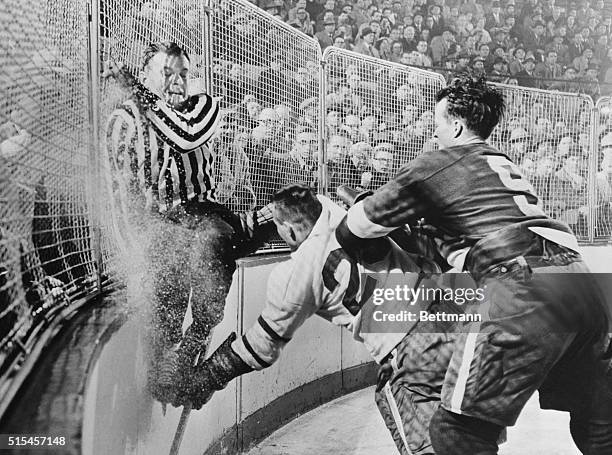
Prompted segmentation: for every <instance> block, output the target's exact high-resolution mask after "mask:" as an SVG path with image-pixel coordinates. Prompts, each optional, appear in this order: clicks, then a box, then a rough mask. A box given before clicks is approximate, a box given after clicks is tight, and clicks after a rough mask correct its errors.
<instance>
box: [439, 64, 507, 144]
mask: <svg viewBox="0 0 612 455" xmlns="http://www.w3.org/2000/svg"><path fill="white" fill-rule="evenodd" d="M444 98H446V99H447V101H448V105H447V107H446V115H448V116H452V117H456V118H460V119H462V120H464V121H465V124H466V126H467V127H468V128H469V129H470V130H471V131H473V132H475V133H476V134H478V136H480V137H481V138H482V139H487V138H488V137H489V136H490V135H491V132H492V131H493V128H495V126H496V125H497V124H498V123H499V121H500V119H501V118H502V117H503V115H504V111H505V109H506V102H505V100H504V96H503V95H502V94H501V92H499V91H498V90H497V89H495V88H494V87H491V86H489V85H487V81H486V79H485V78H484V77H480V78H475V77H473V76H471V75H469V74H465V75H461V76H459V77H456V78H455V79H453V80H452V81H451V82H450V84H449V85H448V86H446V87H445V88H443V89H442V90H440V91H439V92H438V93H437V94H436V102H439V101H441V100H443V99H444Z"/></svg>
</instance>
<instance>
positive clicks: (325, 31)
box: [214, 0, 612, 238]
mask: <svg viewBox="0 0 612 455" xmlns="http://www.w3.org/2000/svg"><path fill="white" fill-rule="evenodd" d="M574 6H575V5H573V4H567V5H559V6H558V5H555V4H554V1H551V0H548V1H547V3H546V4H538V3H537V2H536V1H533V0H530V1H529V2H528V3H525V4H524V5H523V4H519V5H515V4H514V2H513V0H509V2H508V3H507V4H504V5H503V11H502V6H501V5H499V4H498V3H496V2H490V3H488V4H486V5H483V4H480V3H478V4H477V3H476V2H474V1H473V0H468V2H467V3H462V4H450V3H449V4H446V3H445V2H444V1H441V0H435V1H434V3H433V4H427V5H426V4H425V2H424V1H423V0H415V1H414V2H411V1H402V2H399V1H398V2H392V1H391V0H381V2H380V3H379V4H371V3H369V0H358V1H356V2H355V3H354V4H351V5H349V4H344V5H338V4H337V3H336V0H323V1H322V2H320V3H316V2H308V1H307V0H297V2H296V3H281V2H279V1H278V0H277V1H276V3H273V4H270V3H266V4H263V5H262V7H263V8H265V9H266V10H268V12H270V13H272V14H275V15H277V16H280V17H282V18H283V19H284V20H286V21H287V22H289V24H291V25H293V26H295V27H296V28H300V30H302V31H303V32H305V33H306V34H310V35H313V36H314V37H316V38H317V40H318V41H319V43H320V45H321V47H323V48H326V47H328V46H335V47H339V48H350V49H352V50H353V51H357V52H359V53H362V54H364V55H369V56H371V57H379V58H383V59H386V60H388V61H390V62H394V63H400V64H405V65H407V70H406V71H403V70H402V69H401V67H399V66H397V65H392V64H389V63H385V61H384V60H383V61H381V60H376V59H362V58H359V57H355V56H352V55H351V56H348V55H347V54H341V53H333V54H330V55H329V56H328V57H327V58H326V65H325V87H326V97H325V107H326V110H325V112H320V109H319V107H320V106H319V101H320V100H319V97H318V92H319V91H320V81H321V76H320V74H319V71H320V66H319V65H318V64H317V62H316V57H315V56H313V57H304V55H305V54H304V53H301V54H300V53H299V52H298V53H296V52H290V51H288V50H287V49H284V48H283V46H282V43H283V42H286V41H288V39H282V38H280V39H279V37H278V36H274V35H273V33H274V30H273V29H272V28H270V27H269V26H266V25H264V23H263V22H261V23H258V22H257V21H258V20H260V19H255V18H249V15H248V14H245V13H242V12H239V11H232V12H230V13H228V18H227V25H223V26H221V27H219V29H220V30H222V31H223V33H224V34H226V35H227V37H226V38H224V39H225V40H227V45H225V44H222V45H219V46H218V47H219V50H220V51H219V52H218V53H217V54H216V57H218V59H217V60H216V66H215V83H214V87H215V91H216V93H215V94H216V95H219V96H221V97H223V98H222V99H223V100H224V103H225V104H224V108H225V109H226V110H227V112H229V114H228V116H227V119H229V120H228V121H227V122H225V123H224V128H226V126H225V125H230V126H229V127H228V128H233V129H236V130H237V131H238V132H237V133H235V135H234V136H233V139H232V136H231V135H229V134H228V135H227V136H226V137H225V139H221V138H219V139H217V140H218V141H219V143H220V144H224V145H223V147H221V148H220V150H222V152H221V154H220V156H219V159H218V160H217V166H218V173H217V175H218V177H219V181H220V182H221V183H220V188H219V197H220V199H221V201H222V202H224V203H226V204H228V205H230V206H231V207H232V208H234V209H244V208H248V207H254V206H258V205H261V204H263V203H265V201H266V200H267V198H268V197H269V195H270V193H271V192H272V191H274V190H276V189H278V188H279V187H280V186H282V185H283V184H286V183H290V182H293V181H300V182H302V183H309V184H311V185H313V186H317V185H319V186H326V188H327V191H328V194H330V195H332V196H333V195H334V193H335V190H336V188H337V186H338V185H339V184H348V185H351V186H354V187H358V188H359V189H363V190H374V189H376V188H378V187H379V186H381V185H382V184H384V183H385V182H386V181H388V179H389V178H390V177H391V176H392V175H393V173H394V172H395V171H396V170H397V169H398V168H399V167H400V166H401V165H402V164H404V163H406V162H407V161H409V160H410V159H412V158H414V157H415V156H416V155H418V154H420V153H423V152H426V151H429V150H433V149H435V148H436V143H435V140H433V139H432V136H433V131H434V115H433V108H434V98H435V92H436V90H437V89H438V88H439V83H440V82H439V80H436V79H435V76H432V74H433V73H431V72H430V73H428V74H424V73H422V72H419V71H418V70H412V69H410V68H413V67H419V66H421V67H425V68H426V69H427V68H429V69H440V70H442V71H443V72H444V73H445V75H446V76H451V75H452V74H456V72H457V71H471V72H472V73H474V74H482V75H485V76H486V77H487V79H489V80H493V81H500V82H505V83H507V84H508V85H509V86H508V87H503V88H502V90H503V91H504V94H505V96H506V101H507V105H508V110H507V115H506V116H505V118H504V119H503V122H502V124H500V125H499V127H498V128H497V129H496V130H495V132H494V135H493V137H492V138H491V142H492V143H493V144H494V145H496V146H497V147H498V148H499V149H500V150H502V151H503V152H504V153H507V154H508V155H509V156H510V157H511V158H512V159H513V161H514V162H515V163H516V164H517V166H519V168H520V169H521V170H522V172H524V173H525V174H527V175H528V176H529V177H530V178H531V179H532V181H533V184H534V187H535V188H536V191H537V192H538V193H539V194H540V196H541V198H542V200H543V204H544V207H545V209H546V210H547V211H548V212H549V213H551V214H552V215H553V216H555V217H557V218H560V219H562V220H564V221H565V222H567V223H568V224H569V225H570V226H572V228H573V229H574V230H575V231H576V233H577V234H578V235H579V236H580V237H581V238H587V236H588V235H589V230H590V229H594V232H595V236H596V237H597V238H606V237H609V236H610V230H611V227H612V216H611V210H610V205H611V201H612V200H611V198H610V196H611V195H612V191H611V190H610V188H611V187H612V167H611V166H610V164H609V163H610V162H611V161H612V159H611V158H609V157H608V156H607V154H608V153H610V152H611V151H612V133H610V132H611V131H612V116H611V115H610V112H609V108H606V109H604V110H603V111H602V114H603V115H602V116H601V125H597V126H596V127H595V128H593V125H592V123H593V121H594V120H593V116H592V111H591V107H590V106H591V105H590V104H589V103H588V102H587V101H586V100H585V99H584V98H580V97H571V96H570V97H568V96H556V95H554V94H553V92H554V90H560V91H570V92H571V91H574V92H578V91H580V92H583V93H586V92H588V93H589V94H590V95H593V96H594V97H595V98H597V96H598V95H599V93H600V87H606V85H605V84H600V82H599V81H598V80H597V78H598V77H601V76H602V75H606V74H607V76H610V73H611V71H609V69H610V67H609V60H607V58H608V57H607V55H606V54H607V52H603V50H602V48H601V46H599V47H596V46H595V45H593V48H590V47H588V45H586V44H585V43H587V44H588V43H590V41H588V40H586V39H583V38H584V36H583V32H584V35H586V34H588V33H589V32H588V31H586V30H587V29H588V30H590V28H589V27H592V28H593V29H594V31H596V33H599V34H601V33H603V31H604V29H605V33H606V36H607V34H608V33H609V22H610V21H609V15H608V13H606V12H605V11H604V10H603V8H602V5H601V4H600V3H596V2H593V3H592V4H591V5H589V4H588V3H584V4H583V3H581V4H579V5H576V6H577V8H574ZM575 10H576V11H578V12H579V13H580V18H583V20H585V21H586V22H585V24H586V25H587V26H586V27H581V24H582V22H580V21H578V20H577V19H576V18H575ZM583 10H585V11H586V12H585V11H583ZM508 11H510V13H511V14H509V15H508ZM502 13H504V14H505V17H504V14H502ZM549 16H551V17H553V19H555V20H553V21H547V23H548V28H547V30H548V32H545V33H543V34H542V33H540V25H539V24H538V23H537V22H538V21H539V19H542V20H543V21H544V19H547V18H549ZM587 17H589V18H590V19H588V20H586V19H584V18H587ZM237 18H238V19H237ZM506 19H508V24H510V25H511V27H510V29H509V30H506V29H505V28H504V25H503V24H505V23H506ZM534 21H535V22H534ZM237 23H239V24H240V30H239V32H240V34H232V33H234V32H233V30H232V27H235V26H236V25H235V24H237ZM298 23H299V24H302V25H300V26H299V27H298ZM517 23H518V24H521V25H520V27H521V28H518V27H519V25H517ZM244 24H249V25H248V26H245V25H244ZM527 29H528V30H529V31H530V32H529V33H527ZM532 29H533V31H534V33H531V30H532ZM246 30H252V31H256V32H258V33H253V35H256V34H258V36H259V37H260V42H259V43H257V42H250V43H249V46H254V47H255V48H257V47H256V46H257V45H263V46H265V45H266V43H267V47H265V49H267V51H265V52H259V53H257V52H253V53H252V54H254V55H257V54H260V55H259V57H258V59H259V60H258V59H257V58H255V57H249V58H245V57H243V56H242V55H240V54H238V53H236V52H225V53H224V52H223V50H224V49H226V48H230V47H231V45H232V42H240V41H238V40H236V39H235V38H236V37H239V36H245V35H246V34H247V32H246ZM510 31H511V33H509V32H510ZM596 33H591V34H590V35H589V36H590V39H591V40H593V39H594V35H595V34H596ZM576 34H578V35H580V36H581V38H576ZM249 36H250V35H249ZM546 36H548V37H549V39H547V38H546ZM569 36H572V38H571V41H572V42H573V43H574V44H571V43H570V44H567V45H566V44H564V43H565V42H566V41H567V40H569V39H570V38H569ZM326 37H327V38H326ZM561 37H563V39H561ZM606 39H607V38H606ZM274 40H276V41H274ZM519 40H520V41H519ZM583 41H584V42H583ZM596 41H599V40H596ZM604 41H605V40H603V39H602V40H601V42H602V43H603V42H604ZM242 42H244V41H242ZM606 42H607V41H606ZM385 43H386V45H385ZM551 43H552V44H551ZM553 44H555V45H559V46H553ZM551 46H553V47H554V49H553V47H551ZM563 46H565V47H563ZM406 49H409V50H408V51H407V50H406ZM555 49H556V50H555ZM606 51H607V49H606ZM247 54H249V53H248V52H247ZM249 55H251V54H249ZM611 55H612V53H611ZM559 57H561V58H560V59H559ZM310 58H312V60H310ZM560 61H561V62H563V66H562V65H561V63H559V62H560ZM500 65H501V66H500ZM595 69H597V71H595ZM602 70H605V71H602ZM532 74H533V75H536V74H537V76H536V77H531V75H532ZM557 77H561V78H562V79H556V78H557ZM518 83H521V84H523V85H526V86H530V87H537V88H543V89H545V90H546V91H544V92H540V91H530V90H520V89H517V87H516V85H518ZM587 89H589V90H587ZM591 89H593V90H591ZM319 116H324V119H322V121H323V124H324V128H325V135H324V137H323V138H322V139H323V141H324V147H323V148H322V149H321V148H320V147H319V144H318V133H317V131H318V130H317V118H318V117H319ZM593 134H595V136H596V139H598V140H599V143H600V148H601V150H600V151H598V150H592V147H593V146H592V142H593V141H592V140H591V139H592V135H593ZM235 138H238V140H235ZM319 150H325V154H326V156H325V157H323V158H321V160H322V161H324V163H325V166H324V167H322V169H323V170H324V172H323V173H324V174H325V175H324V176H323V175H320V174H319V172H320V169H321V166H319V164H320V163H319V159H320V157H319V156H318V151H319ZM593 156H595V158H596V159H595V161H596V163H595V164H593V163H592V160H591V157H593ZM232 163H234V164H232ZM592 166H595V167H596V172H597V173H598V174H597V179H598V180H597V182H598V183H597V192H596V198H597V201H596V207H595V208H594V215H595V218H594V219H596V220H597V222H596V223H594V225H593V226H588V224H587V220H588V219H589V217H590V213H589V210H590V207H591V206H592V205H593V204H592V203H590V201H589V200H588V194H589V188H588V181H589V177H592V174H593V167H592ZM232 169H233V170H232ZM609 169H610V171H608V170H609ZM321 178H324V179H325V180H324V181H320V180H321Z"/></svg>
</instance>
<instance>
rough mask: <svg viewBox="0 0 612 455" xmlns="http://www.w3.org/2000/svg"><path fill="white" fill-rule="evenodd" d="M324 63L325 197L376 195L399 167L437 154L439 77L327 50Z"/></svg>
mask: <svg viewBox="0 0 612 455" xmlns="http://www.w3.org/2000/svg"><path fill="white" fill-rule="evenodd" d="M324 61H325V82H326V84H325V87H326V98H325V110H326V118H325V133H324V134H325V140H326V149H325V150H326V156H325V161H326V164H327V192H328V194H329V195H330V196H331V197H335V193H336V189H337V187H338V186H339V185H342V184H344V185H349V186H352V187H354V188H358V189H360V190H375V189H376V188H378V187H380V186H382V185H383V184H385V183H386V182H387V181H388V180H389V179H390V178H391V177H392V176H393V175H394V174H395V172H396V171H397V170H398V168H399V167H400V166H402V165H403V164H405V163H407V162H408V161H410V160H411V159H413V158H415V157H416V156H417V155H419V154H420V153H422V152H423V151H428V150H434V149H436V147H437V146H436V144H435V142H434V141H433V140H432V135H433V131H434V106H435V95H436V92H437V91H438V90H440V89H441V88H442V87H443V86H444V78H443V77H442V76H440V75H439V74H436V73H432V72H428V71H423V70H419V69H415V68H409V67H406V66H404V65H398V64H394V63H389V62H384V61H382V60H378V59H374V58H369V57H366V56H364V55H360V54H356V53H354V52H349V51H345V50H342V49H336V48H328V50H326V52H325V54H324Z"/></svg>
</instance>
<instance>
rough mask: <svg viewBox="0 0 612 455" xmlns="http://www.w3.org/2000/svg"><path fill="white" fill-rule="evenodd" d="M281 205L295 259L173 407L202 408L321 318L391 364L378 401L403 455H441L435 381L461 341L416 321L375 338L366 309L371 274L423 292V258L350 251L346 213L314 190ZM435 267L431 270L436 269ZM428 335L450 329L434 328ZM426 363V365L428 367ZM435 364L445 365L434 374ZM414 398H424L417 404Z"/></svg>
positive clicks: (282, 225)
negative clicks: (435, 446)
mask: <svg viewBox="0 0 612 455" xmlns="http://www.w3.org/2000/svg"><path fill="white" fill-rule="evenodd" d="M272 202H273V210H272V211H273V216H274V222H275V224H276V228H277V230H278V233H279V234H280V236H281V237H282V238H283V240H285V241H286V242H287V244H288V245H289V247H290V248H291V250H292V253H291V258H290V260H289V261H287V262H283V263H281V264H279V265H278V266H277V267H276V268H275V269H274V270H273V271H272V273H271V275H270V278H269V280H268V288H267V297H266V303H265V306H264V308H263V310H262V312H261V315H260V316H259V318H258V319H257V322H256V323H255V324H254V325H253V326H252V327H251V328H250V329H248V330H247V331H246V332H245V333H244V334H242V336H240V337H236V334H235V333H232V334H231V335H230V336H229V337H228V338H227V339H226V340H225V341H224V342H223V343H222V344H221V346H220V347H219V348H218V349H217V350H216V351H215V352H214V353H213V354H212V355H211V356H210V357H209V358H208V359H206V360H205V361H203V362H200V364H199V365H197V366H196V367H194V368H193V369H192V370H189V371H183V373H182V374H183V375H184V377H185V378H186V380H185V384H186V386H185V387H178V388H177V389H178V390H183V391H184V394H183V395H180V396H177V397H176V398H175V400H174V402H173V404H174V405H177V406H178V405H185V404H188V403H191V404H192V405H193V407H194V408H196V409H199V408H200V407H201V406H202V405H203V404H205V403H206V402H207V401H208V400H209V399H210V397H211V396H212V394H213V393H214V391H216V390H221V389H223V388H224V387H225V386H226V385H227V384H228V382H229V381H231V380H232V379H233V378H235V377H237V376H240V375H242V374H245V373H248V372H251V371H254V370H261V369H264V368H267V367H269V366H270V365H272V364H273V363H274V362H275V361H276V360H277V359H278V358H279V356H280V353H281V350H282V349H283V347H284V346H285V345H286V344H287V343H289V341H290V340H291V338H292V337H293V335H294V333H295V332H296V331H297V330H298V328H299V327H300V326H301V325H302V324H303V323H304V322H305V321H306V319H308V318H309V317H310V316H312V315H313V314H317V315H319V316H321V317H323V318H324V319H327V320H328V321H330V322H332V323H334V324H336V325H339V326H342V327H345V328H347V329H348V330H350V331H351V332H352V333H353V336H354V338H355V340H357V341H359V342H363V343H364V345H365V346H366V347H367V349H368V351H369V352H370V353H371V355H372V356H373V357H374V359H375V360H376V361H377V362H378V363H379V364H381V365H384V366H383V367H382V368H381V372H382V373H379V387H378V393H377V404H378V406H379V408H380V410H381V413H382V414H383V417H384V418H385V423H386V424H387V426H388V427H389V430H390V431H391V433H392V435H393V437H394V439H395V442H396V444H397V446H398V448H399V450H400V452H401V453H402V454H410V453H412V454H419V455H421V454H433V451H432V450H431V445H430V442H429V434H428V428H429V419H430V417H431V415H433V412H434V411H435V407H436V406H437V404H438V402H439V394H440V389H439V388H437V387H436V384H439V385H441V384H442V380H443V378H444V372H445V371H446V365H447V364H448V360H449V359H450V355H451V351H450V346H451V345H452V340H451V338H452V335H447V334H444V333H423V332H424V330H419V333H412V334H410V333H409V334H408V335H407V333H408V332H410V330H411V329H412V327H413V325H414V323H406V324H407V325H406V330H405V331H403V332H401V331H394V332H395V333H368V330H367V329H365V330H364V327H365V325H366V324H367V322H366V321H364V320H362V312H361V305H362V304H363V301H362V299H364V298H365V296H364V295H363V293H364V288H365V287H364V283H362V282H361V281H362V277H363V275H362V273H366V272H367V273H377V275H376V276H377V277H379V282H378V283H377V284H376V285H377V287H383V288H384V287H385V282H386V280H387V279H389V278H390V277H392V276H393V275H394V274H402V276H404V277H407V278H405V281H404V282H405V283H406V284H407V285H408V286H418V283H417V280H418V278H417V276H418V274H417V273H415V272H420V271H421V270H423V266H422V264H420V266H417V259H418V258H416V257H415V256H413V255H410V254H408V253H406V252H405V251H403V250H402V249H401V248H399V247H398V246H397V245H396V244H395V243H394V242H393V241H392V240H390V239H388V238H380V239H376V240H375V241H373V242H372V243H371V244H370V245H367V247H366V248H364V249H363V250H361V251H360V252H359V253H356V252H354V251H353V252H350V253H347V252H346V251H344V250H343V249H342V247H341V246H340V245H339V243H338V242H337V240H336V236H335V230H336V227H337V226H338V224H339V223H340V221H341V220H342V219H343V217H344V216H345V214H346V212H345V210H344V209H342V208H341V207H339V206H338V205H336V204H335V203H334V202H332V201H331V200H330V199H328V198H326V197H324V196H315V195H314V194H313V193H312V192H311V190H310V189H309V188H308V187H306V186H303V185H290V186H288V187H285V188H283V189H281V190H280V191H279V192H277V193H276V194H275V195H274V197H273V200H272ZM357 256H358V257H357ZM356 259H357V260H356ZM429 264H430V266H429V267H430V270H428V271H430V272H434V271H436V270H435V266H434V265H433V264H431V263H429ZM411 272H412V273H411ZM404 274H407V275H404ZM397 276H398V275H395V277H396V278H397ZM411 324H412V325H411ZM428 331H432V332H436V331H437V332H441V330H436V328H435V327H434V328H433V329H432V330H428ZM408 344H409V345H410V348H408ZM402 348H403V349H402ZM394 354H395V355H394ZM432 356H433V357H432ZM392 357H395V358H394V359H393V360H392V363H393V366H394V369H395V375H393V378H392V380H391V389H390V388H389V386H386V387H385V391H384V392H383V391H382V389H383V386H384V385H385V383H386V381H387V379H389V373H390V372H391V371H390V368H389V364H390V363H391V362H390V359H392ZM421 359H422V360H423V361H424V362H426V363H419V362H421ZM434 364H435V365H437V367H435V368H433V367H432V365H434ZM187 378H188V379H187ZM391 390H393V393H391ZM407 394H415V397H417V395H418V399H412V398H411V397H408V396H407Z"/></svg>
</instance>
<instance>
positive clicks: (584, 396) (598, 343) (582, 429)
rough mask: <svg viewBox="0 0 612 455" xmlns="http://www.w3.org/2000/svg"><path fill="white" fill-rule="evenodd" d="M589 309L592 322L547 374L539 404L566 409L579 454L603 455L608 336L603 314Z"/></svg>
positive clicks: (610, 353) (611, 417)
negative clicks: (591, 313)
mask: <svg viewBox="0 0 612 455" xmlns="http://www.w3.org/2000/svg"><path fill="white" fill-rule="evenodd" d="M589 297H593V296H589V295H585V299H589ZM595 297H596V296H595ZM591 307H592V310H593V315H592V317H593V318H594V319H595V320H594V321H591V323H589V324H588V326H587V327H585V331H584V332H583V333H582V334H580V335H579V336H578V337H577V339H576V341H575V342H574V344H573V345H572V346H571V347H570V349H568V352H567V353H566V355H565V356H564V357H563V358H562V359H561V360H560V362H559V363H558V364H557V365H555V368H554V369H553V370H552V371H551V374H550V375H549V377H548V378H547V380H546V382H545V383H544V384H543V385H542V387H541V388H540V405H541V407H542V408H543V409H557V410H569V411H570V419H571V420H570V432H571V434H572V438H573V439H574V442H575V443H576V446H577V447H578V448H579V449H580V451H581V452H582V453H583V454H587V455H603V454H610V453H612V342H611V340H612V336H611V335H610V334H609V329H608V328H607V327H606V326H607V324H606V317H605V315H603V314H597V313H598V311H597V306H596V305H592V306H591ZM588 317H591V315H590V314H589V315H586V318H588ZM598 322H599V323H600V324H599V330H597V328H598V324H597V323H598ZM598 332H599V333H598Z"/></svg>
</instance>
